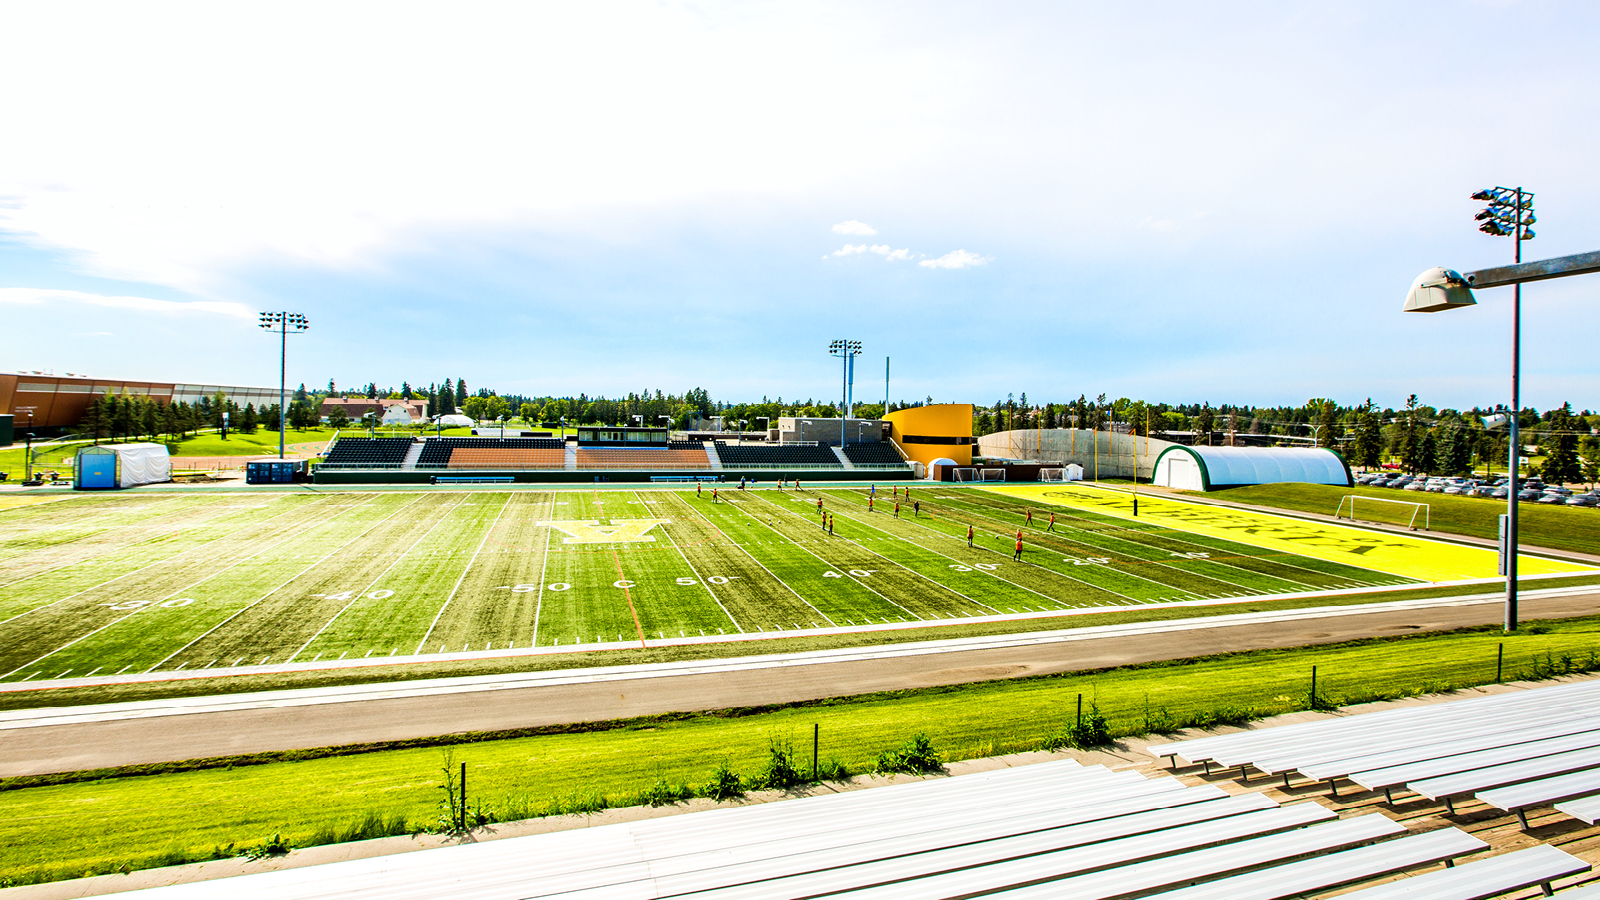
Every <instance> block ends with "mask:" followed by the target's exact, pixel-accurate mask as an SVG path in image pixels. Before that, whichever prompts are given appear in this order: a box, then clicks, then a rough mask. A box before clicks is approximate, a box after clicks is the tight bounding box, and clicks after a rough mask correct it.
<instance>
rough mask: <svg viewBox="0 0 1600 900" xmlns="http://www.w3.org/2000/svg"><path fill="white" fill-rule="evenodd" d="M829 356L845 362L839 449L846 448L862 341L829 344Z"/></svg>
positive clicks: (843, 341) (840, 341) (841, 341)
mask: <svg viewBox="0 0 1600 900" xmlns="http://www.w3.org/2000/svg"><path fill="white" fill-rule="evenodd" d="M828 355H829V356H837V357H839V358H840V359H841V360H843V362H844V395H843V403H844V405H843V406H842V407H840V409H839V412H840V413H841V415H840V416H839V447H840V448H841V449H842V448H843V447H844V429H845V423H846V422H847V421H848V420H849V418H850V387H851V385H853V384H854V383H855V380H856V379H855V374H856V357H858V356H860V355H861V342H860V341H846V340H839V341H833V342H831V343H829V344H828Z"/></svg>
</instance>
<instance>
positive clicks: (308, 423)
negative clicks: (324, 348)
mask: <svg viewBox="0 0 1600 900" xmlns="http://www.w3.org/2000/svg"><path fill="white" fill-rule="evenodd" d="M304 390H305V387H304V385H302V386H301V389H300V391H298V392H296V393H297V395H299V399H298V401H296V402H291V403H290V404H289V407H288V410H287V415H285V416H283V417H282V418H284V419H285V420H287V422H288V425H289V427H291V428H295V429H305V428H315V427H316V426H317V424H318V423H319V422H320V421H321V416H320V413H319V410H318V406H317V404H316V403H315V402H313V400H312V399H311V398H309V397H308V396H305V395H304ZM278 409H279V407H278V404H276V403H273V404H263V405H262V406H261V407H259V408H257V407H256V406H255V404H252V403H247V404H245V405H244V406H243V407H242V408H241V407H240V406H239V404H237V403H235V402H234V401H233V400H230V399H229V398H228V396H227V395H226V394H224V393H222V392H221V391H218V392H217V393H216V395H215V396H210V397H204V396H203V397H201V398H200V399H199V400H198V401H196V402H194V403H186V402H183V401H177V402H172V403H161V402H158V401H156V400H152V399H150V398H149V397H146V396H135V395H122V396H118V395H116V394H110V393H107V394H106V395H105V396H103V397H99V398H97V399H95V400H91V401H90V402H89V405H88V406H87V407H85V409H84V411H83V415H82V417H80V418H79V420H78V428H79V430H80V431H81V433H83V434H84V435H85V436H87V437H90V438H93V439H94V441H95V442H96V443H99V442H100V441H102V440H127V439H129V438H141V439H144V440H148V441H154V440H157V439H160V438H165V439H167V440H173V441H181V440H184V439H186V438H188V437H191V436H193V435H194V434H195V433H196V432H198V431H201V430H203V429H208V428H215V429H220V428H221V427H222V425H223V418H222V417H223V413H227V414H228V427H229V428H231V429H233V430H235V431H238V432H241V433H244V434H254V433H255V432H256V431H257V430H258V429H262V428H264V429H266V430H267V431H277V430H278V421H279V418H280V416H279V413H278Z"/></svg>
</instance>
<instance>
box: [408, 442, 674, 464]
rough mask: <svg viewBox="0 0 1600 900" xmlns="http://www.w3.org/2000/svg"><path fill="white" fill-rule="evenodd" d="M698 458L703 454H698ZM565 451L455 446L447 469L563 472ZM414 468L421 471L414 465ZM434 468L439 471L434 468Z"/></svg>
mask: <svg viewBox="0 0 1600 900" xmlns="http://www.w3.org/2000/svg"><path fill="white" fill-rule="evenodd" d="M700 455H701V456H702V457H703V456H705V454H704V453H702V454H700ZM566 465H567V451H565V450H550V449H545V448H524V447H512V448H504V447H457V448H456V449H454V450H452V451H450V463H449V468H451V469H563V468H566ZM417 468H419V469H420V468H422V465H421V464H418V466H417ZM434 468H443V467H442V466H440V467H434Z"/></svg>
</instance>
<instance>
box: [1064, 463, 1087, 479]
mask: <svg viewBox="0 0 1600 900" xmlns="http://www.w3.org/2000/svg"><path fill="white" fill-rule="evenodd" d="M1064 474H1065V476H1066V478H1065V480H1067V481H1082V480H1083V466H1080V465H1078V464H1077V463H1067V471H1066V472H1065V473H1064Z"/></svg>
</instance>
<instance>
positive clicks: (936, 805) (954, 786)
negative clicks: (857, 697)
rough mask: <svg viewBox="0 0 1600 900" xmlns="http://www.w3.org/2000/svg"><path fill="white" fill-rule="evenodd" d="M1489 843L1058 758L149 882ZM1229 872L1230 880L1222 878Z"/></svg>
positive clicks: (1338, 873)
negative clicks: (231, 874) (219, 876)
mask: <svg viewBox="0 0 1600 900" xmlns="http://www.w3.org/2000/svg"><path fill="white" fill-rule="evenodd" d="M1485 846H1486V845H1484V843H1483V842H1482V841H1480V840H1478V839H1477V838H1474V837H1472V836H1470V835H1467V834H1465V833H1463V832H1461V831H1458V830H1456V829H1454V828H1445V829H1440V830H1435V831H1429V832H1421V833H1409V832H1408V831H1407V829H1406V828H1405V827H1404V826H1402V825H1400V824H1399V823H1397V822H1395V821H1394V820H1392V819H1390V818H1388V817H1387V816H1385V815H1383V814H1381V813H1375V814H1364V815H1353V816H1350V817H1348V818H1343V819H1341V818H1339V817H1338V816H1337V815H1336V814H1335V813H1334V812H1333V811H1332V810H1330V809H1328V808H1326V807H1324V806H1322V805H1320V804H1318V803H1314V802H1301V803H1292V804H1288V805H1279V804H1278V803H1277V802H1275V801H1274V800H1272V799H1271V798H1268V797H1266V796H1265V795H1263V794H1260V793H1253V792H1247V793H1244V794H1239V795H1229V794H1228V793H1226V792H1224V791H1222V790H1221V789H1219V788H1217V787H1215V786H1213V785H1199V786H1189V785H1185V784H1183V783H1182V782H1180V781H1178V780H1177V779H1175V778H1146V777H1144V776H1142V775H1140V774H1138V773H1135V772H1132V771H1118V772H1113V771H1110V770H1108V769H1106V768H1104V767H1101V766H1083V765H1079V764H1078V763H1076V762H1072V761H1057V762H1048V763H1041V764H1037V765H1029V766H1020V767H1016V768H1009V769H1000V770H996V771H991V772H984V773H979V774H974V775H965V776H960V777H956V778H941V779H927V780H920V781H915V782H911V783H907V784H901V785H895V786H891V787H883V788H874V789H871V790H860V791H846V792H843V793H836V794H822V795H819V796H814V797H807V798H801V799H794V800H784V801H779V802H773V803H766V804H753V805H746V806H728V807H722V808H718V809H715V810H710V811H706V812H700V813H691V814H685V815H677V816H668V817H664V818H656V819H646V820H640V821H630V822H621V823H617V824H611V825H603V826H597V827H591V828H578V829H574V830H571V831H562V832H555V833H550V834H541V835H532V836H528V837H519V838H508V839H504V840H496V841H486V842H482V843H467V844H462V845H459V846H452V847H444V848H438V849H432V850H421V851H416V852H410V853H402V854H396V855H393V856H386V857H377V858H369V859H358V860H350V861H346V862H339V863H331V864H327V865H322V866H314V867H308V868H303V869H287V870H282V871H274V872H264V873H259V874H252V875H246V876H240V877H236V878H232V879H228V880H227V881H226V882H215V881H214V882H202V883H195V884H187V885H174V886H167V887H157V888H150V889H146V890H144V891H141V892H140V893H139V895H138V897H139V900H177V898H198V897H214V896H218V895H220V894H226V895H227V896H229V897H230V898H238V900H258V898H260V900H264V898H267V897H272V898H289V900H294V898H301V900H309V898H313V897H316V898H324V897H344V898H355V900H362V898H378V897H382V898H384V900H409V898H424V897H427V898H433V897H440V896H450V897H453V898H461V900H489V898H494V900H512V898H527V900H532V898H541V897H549V898H553V897H561V898H564V900H580V898H582V900H602V898H615V900H624V898H625V900H653V898H665V897H693V898H695V900H735V898H760V900H784V898H800V897H817V896H823V895H826V896H829V897H838V898H857V900H860V898H890V897H893V898H916V900H939V898H955V897H969V896H980V895H981V896H991V895H992V896H997V897H1012V898H1022V897H1050V898H1059V897H1071V898H1074V900H1094V898H1106V900H1109V898H1114V897H1128V896H1138V895H1147V894H1152V893H1159V892H1162V891H1166V892H1168V894H1170V895H1171V896H1175V897H1185V898H1188V900H1195V898H1199V897H1210V896H1218V897H1220V896H1228V897H1244V898H1256V900H1278V898H1285V897H1289V896H1291V895H1293V894H1295V893H1301V892H1305V891H1307V890H1313V889H1317V888H1319V887H1324V886H1332V885H1351V884H1357V883H1359V882H1362V881H1365V880H1367V879H1371V878H1377V877H1384V876H1388V875H1392V874H1394V873H1395V872H1397V871H1403V870H1407V869H1411V868H1415V867H1417V866H1420V865H1428V864H1432V863H1437V862H1440V861H1446V860H1453V859H1455V858H1457V857H1461V856H1465V855H1469V854H1473V853H1476V852H1479V851H1481V850H1482V849H1484V847H1485ZM1542 855H1546V856H1547V855H1548V854H1542ZM1563 866H1564V867H1565V868H1563V871H1567V870H1568V869H1570V868H1571V866H1570V864H1566V863H1563ZM1262 867H1271V868H1268V869H1262ZM1527 868H1528V869H1529V870H1531V868H1532V867H1527ZM1256 870H1260V871H1259V872H1258V871H1256ZM1540 871H1541V872H1543V871H1544V870H1540ZM1261 872H1274V873H1275V875H1276V877H1275V878H1274V877H1270V876H1264V875H1262V874H1261ZM1218 879H1222V881H1219V880H1218ZM1224 883H1227V884H1228V887H1227V888H1226V889H1225V890H1224V891H1223V892H1220V893H1219V890H1222V889H1219V888H1212V889H1210V890H1211V892H1210V893H1206V892H1205V890H1204V889H1205V888H1206V886H1207V885H1222V884H1224ZM1530 883H1537V882H1530ZM1186 891H1187V892H1189V893H1184V892H1186Z"/></svg>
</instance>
